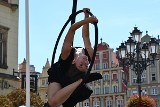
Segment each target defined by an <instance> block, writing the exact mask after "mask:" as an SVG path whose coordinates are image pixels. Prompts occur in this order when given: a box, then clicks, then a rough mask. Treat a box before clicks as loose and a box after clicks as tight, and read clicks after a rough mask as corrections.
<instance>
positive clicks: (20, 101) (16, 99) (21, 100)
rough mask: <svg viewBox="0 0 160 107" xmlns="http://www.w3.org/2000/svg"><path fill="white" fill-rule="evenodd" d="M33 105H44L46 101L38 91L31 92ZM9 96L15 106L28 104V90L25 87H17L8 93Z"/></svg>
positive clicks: (38, 106)
mask: <svg viewBox="0 0 160 107" xmlns="http://www.w3.org/2000/svg"><path fill="white" fill-rule="evenodd" d="M30 96H31V97H30V98H31V101H30V103H31V106H33V107H42V106H43V104H44V102H43V101H42V99H41V98H40V96H39V95H37V94H36V93H33V92H30ZM7 98H9V99H10V101H11V102H12V103H13V107H18V106H20V105H25V104H26V91H25V90H23V89H16V90H15V91H12V92H11V93H9V94H8V95H7Z"/></svg>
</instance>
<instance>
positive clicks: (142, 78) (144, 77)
mask: <svg viewBox="0 0 160 107" xmlns="http://www.w3.org/2000/svg"><path fill="white" fill-rule="evenodd" d="M145 81H146V75H145V74H144V75H142V76H141V82H145Z"/></svg>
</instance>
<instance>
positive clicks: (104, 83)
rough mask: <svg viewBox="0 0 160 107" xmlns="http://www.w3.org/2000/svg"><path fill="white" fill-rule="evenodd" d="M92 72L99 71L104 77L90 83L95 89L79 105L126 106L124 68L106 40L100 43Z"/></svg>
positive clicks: (97, 106) (85, 106) (93, 106)
mask: <svg viewBox="0 0 160 107" xmlns="http://www.w3.org/2000/svg"><path fill="white" fill-rule="evenodd" d="M91 72H99V73H101V74H102V75H103V79H101V80H97V81H93V82H91V83H89V84H88V85H89V86H90V88H91V89H92V90H93V94H92V95H91V97H90V98H89V99H87V100H85V101H84V102H81V103H79V107H125V103H126V93H125V85H124V83H123V82H122V80H123V77H124V76H123V70H122V68H121V67H119V64H118V60H117V59H116V54H115V53H114V52H113V49H111V48H110V47H109V45H108V44H107V43H105V42H103V43H102V41H101V43H100V44H98V47H97V53H96V59H95V62H94V66H93V69H92V71H91Z"/></svg>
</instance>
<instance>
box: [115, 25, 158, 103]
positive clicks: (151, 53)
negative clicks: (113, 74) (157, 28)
mask: <svg viewBox="0 0 160 107" xmlns="http://www.w3.org/2000/svg"><path fill="white" fill-rule="evenodd" d="M130 35H131V37H129V39H128V40H127V41H126V42H125V43H121V45H120V46H119V48H117V50H118V54H119V61H121V62H122V64H123V67H126V66H128V67H130V68H131V69H132V70H133V71H135V74H136V75H137V84H138V95H139V104H140V102H141V85H140V84H141V75H142V73H143V71H144V70H146V68H147V66H149V65H151V64H154V61H155V60H156V56H157V51H158V42H157V40H156V38H151V40H150V41H149V42H148V43H145V42H144V43H141V38H142V32H141V31H140V30H138V29H137V27H134V30H133V31H132V33H130Z"/></svg>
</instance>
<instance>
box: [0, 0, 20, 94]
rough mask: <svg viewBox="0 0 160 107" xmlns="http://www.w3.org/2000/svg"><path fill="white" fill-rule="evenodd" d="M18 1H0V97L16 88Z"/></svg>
mask: <svg viewBox="0 0 160 107" xmlns="http://www.w3.org/2000/svg"><path fill="white" fill-rule="evenodd" d="M18 6H19V0H0V95H6V94H8V93H10V92H11V91H13V90H15V89H16V88H17V87H18V81H19V79H18V78H17V77H16V76H14V75H13V69H15V70H16V71H18V17H19V8H18Z"/></svg>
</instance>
